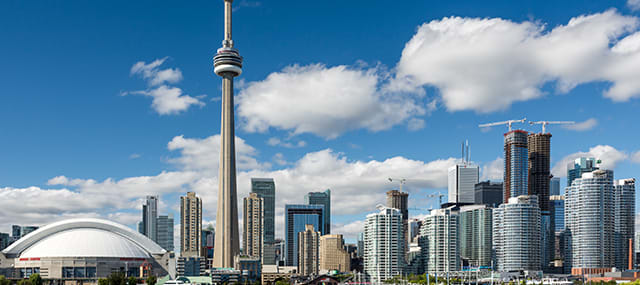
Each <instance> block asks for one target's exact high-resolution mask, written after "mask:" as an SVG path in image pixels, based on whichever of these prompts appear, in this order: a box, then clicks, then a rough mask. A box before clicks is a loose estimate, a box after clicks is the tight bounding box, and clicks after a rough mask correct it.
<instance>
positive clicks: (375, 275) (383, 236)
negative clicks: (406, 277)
mask: <svg viewBox="0 0 640 285" xmlns="http://www.w3.org/2000/svg"><path fill="white" fill-rule="evenodd" d="M379 209H380V212H379V213H373V214H369V215H367V219H366V221H365V223H364V273H365V274H367V275H368V276H369V278H370V279H371V282H372V283H374V284H377V283H380V282H382V281H384V280H387V279H391V278H393V277H394V276H397V275H402V273H403V269H404V264H405V260H404V259H405V251H404V248H405V246H404V243H405V240H404V236H403V232H404V230H403V223H402V213H401V212H400V211H399V210H398V209H396V208H389V207H384V206H382V207H379Z"/></svg>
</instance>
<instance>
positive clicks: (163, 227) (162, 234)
mask: <svg viewBox="0 0 640 285" xmlns="http://www.w3.org/2000/svg"><path fill="white" fill-rule="evenodd" d="M157 225H158V232H157V237H158V241H157V243H158V245H159V246H161V247H162V248H164V249H165V250H167V251H173V248H174V245H173V225H174V223H173V215H160V216H158V222H157Z"/></svg>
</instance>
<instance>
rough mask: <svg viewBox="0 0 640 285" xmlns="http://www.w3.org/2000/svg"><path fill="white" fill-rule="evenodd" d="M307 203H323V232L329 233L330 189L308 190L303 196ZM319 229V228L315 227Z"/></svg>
mask: <svg viewBox="0 0 640 285" xmlns="http://www.w3.org/2000/svg"><path fill="white" fill-rule="evenodd" d="M304 203H305V204H307V205H324V225H323V226H324V234H326V235H328V234H330V233H331V190H329V189H327V190H326V191H324V192H309V193H307V195H305V196H304ZM316 229H319V228H316Z"/></svg>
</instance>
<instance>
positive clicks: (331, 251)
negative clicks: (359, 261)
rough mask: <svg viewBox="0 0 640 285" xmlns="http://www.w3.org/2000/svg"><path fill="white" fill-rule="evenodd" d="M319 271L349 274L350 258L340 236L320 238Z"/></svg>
mask: <svg viewBox="0 0 640 285" xmlns="http://www.w3.org/2000/svg"><path fill="white" fill-rule="evenodd" d="M320 270H327V271H331V270H337V271H338V272H349V271H350V270H351V257H350V256H349V253H348V252H347V250H346V249H345V248H344V239H343V238H342V235H323V236H321V237H320Z"/></svg>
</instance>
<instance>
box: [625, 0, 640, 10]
mask: <svg viewBox="0 0 640 285" xmlns="http://www.w3.org/2000/svg"><path fill="white" fill-rule="evenodd" d="M627 6H628V7H629V9H631V10H632V11H638V10H640V0H628V1H627Z"/></svg>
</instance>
